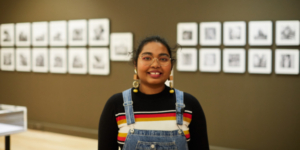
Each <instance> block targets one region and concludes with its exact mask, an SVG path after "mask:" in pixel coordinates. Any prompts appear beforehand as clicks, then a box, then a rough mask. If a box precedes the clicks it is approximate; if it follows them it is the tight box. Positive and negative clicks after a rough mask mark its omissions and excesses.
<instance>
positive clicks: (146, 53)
mask: <svg viewBox="0 0 300 150" xmlns="http://www.w3.org/2000/svg"><path fill="white" fill-rule="evenodd" d="M142 55H153V54H152V53H151V52H144V53H142Z"/></svg>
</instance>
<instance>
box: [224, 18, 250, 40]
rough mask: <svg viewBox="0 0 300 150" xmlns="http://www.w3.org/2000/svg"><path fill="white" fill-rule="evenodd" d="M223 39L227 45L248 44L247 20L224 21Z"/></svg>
mask: <svg viewBox="0 0 300 150" xmlns="http://www.w3.org/2000/svg"><path fill="white" fill-rule="evenodd" d="M223 41H224V45H226V46H244V45H245V44H246V23H245V21H227V22H224V30H223Z"/></svg>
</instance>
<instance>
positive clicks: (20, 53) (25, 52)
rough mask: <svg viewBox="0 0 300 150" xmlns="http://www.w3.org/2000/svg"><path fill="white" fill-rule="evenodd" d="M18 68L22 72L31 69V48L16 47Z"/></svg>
mask: <svg viewBox="0 0 300 150" xmlns="http://www.w3.org/2000/svg"><path fill="white" fill-rule="evenodd" d="M16 70H17V71H21V72H30V71H31V51H30V48H17V49H16Z"/></svg>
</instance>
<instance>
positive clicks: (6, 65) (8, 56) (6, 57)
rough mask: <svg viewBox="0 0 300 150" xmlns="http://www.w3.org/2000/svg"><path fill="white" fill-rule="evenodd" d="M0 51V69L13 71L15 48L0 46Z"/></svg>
mask: <svg viewBox="0 0 300 150" xmlns="http://www.w3.org/2000/svg"><path fill="white" fill-rule="evenodd" d="M0 52H1V58H0V61H1V70H3V71H14V70H15V50H14V48H2V49H1V50H0Z"/></svg>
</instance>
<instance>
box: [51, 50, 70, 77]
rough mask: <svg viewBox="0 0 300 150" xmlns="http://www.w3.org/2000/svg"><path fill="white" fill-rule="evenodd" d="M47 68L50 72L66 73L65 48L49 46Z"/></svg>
mask: <svg viewBox="0 0 300 150" xmlns="http://www.w3.org/2000/svg"><path fill="white" fill-rule="evenodd" d="M49 59H50V61H49V63H50V64H49V68H50V72H51V73H61V74H64V73H67V49H66V48H50V58H49Z"/></svg>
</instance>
